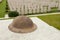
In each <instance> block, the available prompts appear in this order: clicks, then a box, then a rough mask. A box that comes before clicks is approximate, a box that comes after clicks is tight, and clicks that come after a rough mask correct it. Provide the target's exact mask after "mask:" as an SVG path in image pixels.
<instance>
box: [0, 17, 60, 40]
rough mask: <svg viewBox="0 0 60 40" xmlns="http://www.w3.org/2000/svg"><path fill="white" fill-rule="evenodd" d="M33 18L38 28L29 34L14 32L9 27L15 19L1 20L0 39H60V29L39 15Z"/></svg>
mask: <svg viewBox="0 0 60 40" xmlns="http://www.w3.org/2000/svg"><path fill="white" fill-rule="evenodd" d="M31 19H32V21H33V22H34V23H35V24H36V25H37V30H36V31H34V32H31V33H27V34H21V33H20V34H18V33H14V32H11V31H10V30H9V29H8V25H9V24H10V23H11V22H12V20H13V19H9V20H0V40H60V31H59V30H57V29H55V28H54V27H52V26H49V25H48V24H47V23H45V22H43V21H42V20H40V19H38V18H37V17H32V18H31Z"/></svg>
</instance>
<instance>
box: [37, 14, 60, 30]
mask: <svg viewBox="0 0 60 40" xmlns="http://www.w3.org/2000/svg"><path fill="white" fill-rule="evenodd" d="M38 18H40V19H42V20H43V21H45V22H46V23H48V24H49V25H51V26H53V27H55V28H57V29H59V30H60V14H54V15H45V16H38Z"/></svg>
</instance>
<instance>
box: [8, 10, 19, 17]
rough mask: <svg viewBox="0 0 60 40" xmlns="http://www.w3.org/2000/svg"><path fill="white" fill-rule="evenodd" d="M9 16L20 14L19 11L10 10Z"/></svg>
mask: <svg viewBox="0 0 60 40" xmlns="http://www.w3.org/2000/svg"><path fill="white" fill-rule="evenodd" d="M8 16H9V17H17V16H19V13H18V12H17V11H10V12H9V13H8Z"/></svg>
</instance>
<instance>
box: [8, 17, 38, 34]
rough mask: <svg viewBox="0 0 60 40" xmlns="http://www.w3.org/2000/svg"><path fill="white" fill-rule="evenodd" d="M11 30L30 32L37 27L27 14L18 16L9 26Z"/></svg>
mask: <svg viewBox="0 0 60 40" xmlns="http://www.w3.org/2000/svg"><path fill="white" fill-rule="evenodd" d="M8 28H9V30H11V31H13V32H16V33H28V32H32V31H34V30H35V29H36V28H37V27H36V25H35V24H34V23H33V22H32V20H31V19H30V18H29V17H27V16H18V17H16V18H15V19H14V20H13V22H12V23H11V24H10V25H9V26H8Z"/></svg>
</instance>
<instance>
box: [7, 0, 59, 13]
mask: <svg viewBox="0 0 60 40" xmlns="http://www.w3.org/2000/svg"><path fill="white" fill-rule="evenodd" d="M7 1H8V5H9V8H10V10H11V11H14V10H17V11H18V12H19V13H20V14H22V13H23V14H27V13H39V12H47V11H51V7H58V10H60V0H7Z"/></svg>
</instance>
